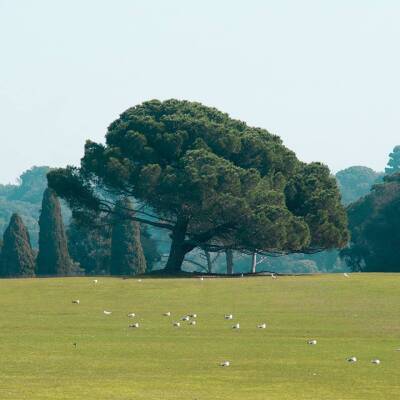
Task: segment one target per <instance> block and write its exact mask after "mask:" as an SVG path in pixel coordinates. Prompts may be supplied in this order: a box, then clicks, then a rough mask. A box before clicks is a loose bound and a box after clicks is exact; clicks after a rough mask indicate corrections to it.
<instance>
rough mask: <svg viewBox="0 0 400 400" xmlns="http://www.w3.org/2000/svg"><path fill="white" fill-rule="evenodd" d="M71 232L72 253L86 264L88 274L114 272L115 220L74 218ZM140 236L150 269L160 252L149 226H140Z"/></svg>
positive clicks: (69, 244) (69, 229) (69, 241)
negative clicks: (88, 220) (113, 229)
mask: <svg viewBox="0 0 400 400" xmlns="http://www.w3.org/2000/svg"><path fill="white" fill-rule="evenodd" d="M67 236H68V249H69V253H70V256H71V258H72V259H73V260H74V261H76V262H78V263H79V264H80V265H81V267H82V268H84V270H85V273H86V274H90V275H101V274H109V273H110V259H111V221H109V220H108V219H107V218H105V219H104V220H101V221H96V223H95V224H94V223H93V221H92V223H91V224H89V225H86V224H82V223H79V222H78V221H76V220H73V221H72V222H71V224H70V225H69V227H68V229H67ZM140 240H141V243H142V247H143V252H144V256H145V258H146V265H147V270H148V271H149V270H151V269H152V267H153V265H154V264H155V263H156V262H158V261H160V253H159V251H158V248H157V245H156V242H155V241H154V239H153V238H152V237H151V235H150V233H149V230H148V229H147V227H146V226H141V227H140Z"/></svg>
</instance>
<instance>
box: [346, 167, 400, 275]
mask: <svg viewBox="0 0 400 400" xmlns="http://www.w3.org/2000/svg"><path fill="white" fill-rule="evenodd" d="M399 209H400V173H397V174H393V175H386V176H385V177H384V181H383V183H381V184H377V185H375V186H373V188H372V191H371V193H370V194H369V195H367V196H365V197H363V198H361V199H360V200H359V201H357V202H356V203H354V204H352V205H351V206H350V207H349V209H348V216H349V227H350V231H351V243H350V246H349V248H347V249H344V250H343V251H342V253H341V255H342V257H344V258H345V260H346V262H347V264H348V265H349V266H350V267H351V268H352V269H353V270H355V271H368V272H370V271H395V272H399V271H400V253H399V248H400V214H399Z"/></svg>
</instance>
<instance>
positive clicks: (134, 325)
mask: <svg viewBox="0 0 400 400" xmlns="http://www.w3.org/2000/svg"><path fill="white" fill-rule="evenodd" d="M129 328H139V322H135V323H134V324H130V325H129Z"/></svg>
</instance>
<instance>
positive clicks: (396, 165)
mask: <svg viewBox="0 0 400 400" xmlns="http://www.w3.org/2000/svg"><path fill="white" fill-rule="evenodd" d="M385 172H386V173H387V174H394V173H396V172H400V146H395V148H394V149H393V151H392V152H391V153H390V154H389V161H388V163H387V167H386V168H385Z"/></svg>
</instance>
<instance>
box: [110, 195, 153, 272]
mask: <svg viewBox="0 0 400 400" xmlns="http://www.w3.org/2000/svg"><path fill="white" fill-rule="evenodd" d="M132 213H133V211H132V204H131V202H130V201H129V199H127V198H124V199H121V200H119V201H118V202H117V203H116V206H115V213H114V220H113V226H112V236H111V268H110V272H111V274H112V275H135V274H142V273H144V272H145V271H146V259H145V257H144V254H143V248H142V244H141V241H140V226H139V223H138V222H136V221H132V218H130V216H131V215H130V214H132Z"/></svg>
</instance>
